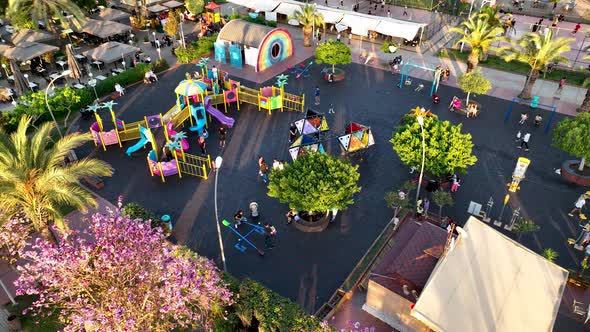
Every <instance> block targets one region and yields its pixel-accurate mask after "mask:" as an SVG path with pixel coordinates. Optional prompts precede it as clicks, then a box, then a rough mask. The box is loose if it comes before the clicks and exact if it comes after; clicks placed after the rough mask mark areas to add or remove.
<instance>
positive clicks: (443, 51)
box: [436, 48, 449, 58]
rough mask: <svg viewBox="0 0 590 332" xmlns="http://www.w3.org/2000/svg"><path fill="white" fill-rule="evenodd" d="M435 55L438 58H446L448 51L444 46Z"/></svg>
mask: <svg viewBox="0 0 590 332" xmlns="http://www.w3.org/2000/svg"><path fill="white" fill-rule="evenodd" d="M436 56H438V57H439V58H448V57H449V51H448V50H447V49H446V48H443V49H441V50H440V51H438V52H437V53H436Z"/></svg>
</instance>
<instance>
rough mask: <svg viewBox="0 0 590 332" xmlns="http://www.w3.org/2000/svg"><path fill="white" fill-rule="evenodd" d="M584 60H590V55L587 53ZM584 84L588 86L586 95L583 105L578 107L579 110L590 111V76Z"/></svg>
mask: <svg viewBox="0 0 590 332" xmlns="http://www.w3.org/2000/svg"><path fill="white" fill-rule="evenodd" d="M584 60H589V61H590V55H586V56H585V57H584ZM582 86H583V87H585V88H587V90H586V97H584V101H583V102H582V105H580V108H578V112H590V76H589V77H586V79H585V80H584V83H583V84H582Z"/></svg>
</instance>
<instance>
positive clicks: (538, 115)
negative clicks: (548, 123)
mask: <svg viewBox="0 0 590 332" xmlns="http://www.w3.org/2000/svg"><path fill="white" fill-rule="evenodd" d="M541 121H543V117H542V116H541V115H540V114H537V115H535V127H539V126H540V125H541Z"/></svg>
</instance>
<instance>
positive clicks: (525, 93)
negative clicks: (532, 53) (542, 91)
mask: <svg viewBox="0 0 590 332" xmlns="http://www.w3.org/2000/svg"><path fill="white" fill-rule="evenodd" d="M537 78H539V71H538V70H532V71H531V72H530V73H529V75H527V80H526V84H525V85H524V88H523V89H522V91H521V92H520V94H519V95H518V98H521V99H531V95H532V93H533V86H534V85H535V82H536V81H537Z"/></svg>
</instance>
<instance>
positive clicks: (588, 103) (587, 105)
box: [577, 89, 590, 112]
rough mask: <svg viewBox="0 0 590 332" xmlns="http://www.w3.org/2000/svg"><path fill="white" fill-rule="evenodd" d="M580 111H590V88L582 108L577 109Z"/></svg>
mask: <svg viewBox="0 0 590 332" xmlns="http://www.w3.org/2000/svg"><path fill="white" fill-rule="evenodd" d="M577 111H578V112H590V89H587V90H586V97H584V101H583V102H582V105H580V108H578V109H577Z"/></svg>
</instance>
